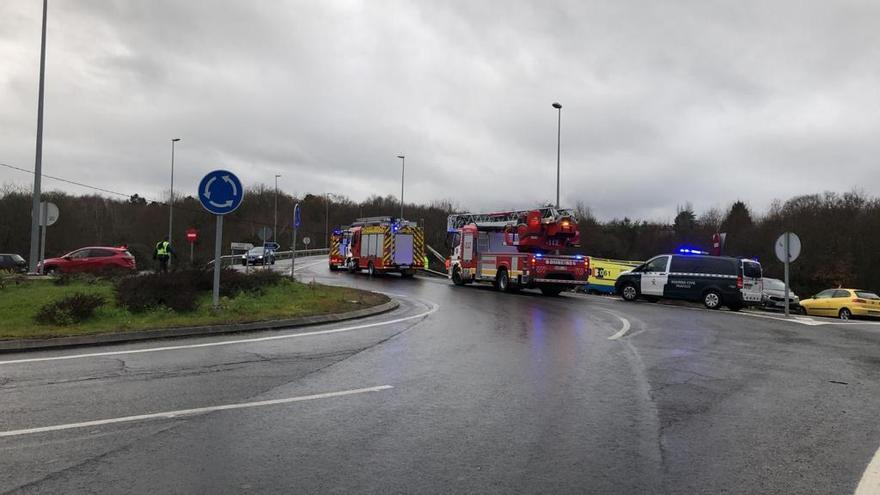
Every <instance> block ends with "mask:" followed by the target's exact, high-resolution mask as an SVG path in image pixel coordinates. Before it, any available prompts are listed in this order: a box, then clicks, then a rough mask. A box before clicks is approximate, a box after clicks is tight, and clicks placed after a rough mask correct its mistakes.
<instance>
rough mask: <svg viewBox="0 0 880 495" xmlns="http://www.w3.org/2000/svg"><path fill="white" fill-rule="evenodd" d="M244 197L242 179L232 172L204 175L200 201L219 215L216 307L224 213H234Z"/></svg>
mask: <svg viewBox="0 0 880 495" xmlns="http://www.w3.org/2000/svg"><path fill="white" fill-rule="evenodd" d="M243 199H244V188H243V187H242V186H241V181H240V180H238V177H236V176H235V174H233V173H232V172H228V171H226V170H214V171H213V172H209V173H208V174H207V175H205V176H204V177H202V180H201V182H199V201H200V202H201V203H202V206H203V207H204V208H205V209H206V210H208V212H209V213H213V214H214V215H216V216H217V227H216V233H215V237H214V290H213V298H212V300H213V303H214V309H217V306H219V305H220V265H221V264H222V259H221V257H222V254H223V253H222V250H221V248H222V246H223V215H226V214H228V213H232V212H233V211H235V210H236V208H238V207H239V206H240V205H241V202H242V200H243Z"/></svg>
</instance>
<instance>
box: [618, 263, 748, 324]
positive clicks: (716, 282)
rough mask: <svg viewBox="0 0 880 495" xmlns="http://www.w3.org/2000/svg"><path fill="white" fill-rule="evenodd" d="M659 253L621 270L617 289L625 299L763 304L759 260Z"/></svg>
mask: <svg viewBox="0 0 880 495" xmlns="http://www.w3.org/2000/svg"><path fill="white" fill-rule="evenodd" d="M695 252H698V251H692V250H689V249H688V250H681V251H680V253H679V254H664V255H660V256H655V257H653V258H651V259H650V260H648V261H646V262H645V263H644V264H642V265H640V266H638V267H636V268H634V269H632V270H631V271H628V272H624V273H621V274H620V276H618V277H617V281H616V282H615V285H614V287H615V290H616V292H617V293H618V294H620V296H621V297H623V299H625V300H627V301H635V300H636V299H638V298H640V297H641V298H644V299H648V300H657V299H661V298H663V299H682V300H686V301H701V302H702V303H703V304H704V305H705V306H706V307H707V308H709V309H718V308H720V307H721V306H722V305H723V306H727V307H728V308H729V309H731V310H733V311H739V310H740V309H742V308H743V307H745V306H757V305H759V304H760V303H761V293H762V286H761V284H762V281H761V277H762V272H761V264H760V263H758V262H757V261H754V260H750V259H743V258H730V257H726V256H706V255H704V254H693V253H695Z"/></svg>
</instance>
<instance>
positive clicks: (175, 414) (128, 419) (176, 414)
mask: <svg viewBox="0 0 880 495" xmlns="http://www.w3.org/2000/svg"><path fill="white" fill-rule="evenodd" d="M390 388H394V387H392V386H391V385H380V386H378V387H367V388H356V389H352V390H342V391H339V392H327V393H323V394H314V395H301V396H299V397H287V398H285V399H272V400H261V401H256V402H240V403H237V404H225V405H222V406H210V407H199V408H196V409H180V410H178V411H165V412H159V413H152V414H139V415H137V416H123V417H120V418H110V419H98V420H95V421H84V422H81V423H68V424H63V425H52V426H41V427H38V428H25V429H22V430H9V431H0V437H18V436H22V435H32V434H34V433H46V432H50V431H61V430H72V429H75V428H91V427H94V426H103V425H110V424H118V423H132V422H135V421H150V420H156V419H173V418H180V417H184V416H194V415H197V414H206V413H210V412H215V411H231V410H234V409H248V408H252V407H264V406H276V405H279V404H290V403H291V402H303V401H307V400H317V399H329V398H331V397H342V396H346V395H355V394H365V393H369V392H379V391H381V390H388V389H390Z"/></svg>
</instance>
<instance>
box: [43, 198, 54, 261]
mask: <svg viewBox="0 0 880 495" xmlns="http://www.w3.org/2000/svg"><path fill="white" fill-rule="evenodd" d="M57 221H58V207H57V206H55V203H50V202H49V201H43V202H41V203H40V218H39V224H40V229H41V232H40V256H39V261H43V260H45V259H46V228H47V227H49V226H51V225H54V224H55V222H57Z"/></svg>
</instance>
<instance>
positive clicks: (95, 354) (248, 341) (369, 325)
mask: <svg viewBox="0 0 880 495" xmlns="http://www.w3.org/2000/svg"><path fill="white" fill-rule="evenodd" d="M430 304H431V309H429V310H427V311H424V312H422V313H419V314H415V315H410V316H404V317H401V318H395V319H393V320H387V321H377V322H375V323H364V324H362V325H353V326H350V327H343V328H332V329H329V330H317V331H314V332H303V333H292V334H284V335H272V336H269V337H255V338H251V339H236V340H224V341H220V342H205V343H202V344H184V345H169V346H163V347H147V348H144V349H130V350H126V351H108V352H90V353H86V354H69V355H62V356H50V357H39V358H27V359H13V360H9V361H0V366H2V365H9V364H24V363H39V362H44V361H65V360H68V359H84V358H90V357H103V356H121V355H126V354H142V353H147V352H165V351H177V350H181V349H198V348H201V347H217V346H222V345H236V344H251V343H254V342H268V341H271V340H284V339H296V338H300V337H312V336H314V335H329V334H334V333H342V332H351V331H352V330H361V329H364V328H373V327H379V326H384V325H393V324H395V323H402V322H405V321H409V320H415V319H418V318H424V317H426V316H428V315H430V314H432V313H434V312H435V311H437V309H438V308H439V307H440V306H438V305H437V304H435V303H430Z"/></svg>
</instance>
